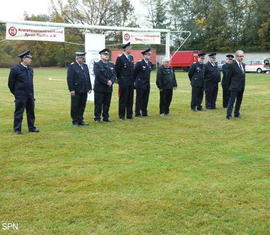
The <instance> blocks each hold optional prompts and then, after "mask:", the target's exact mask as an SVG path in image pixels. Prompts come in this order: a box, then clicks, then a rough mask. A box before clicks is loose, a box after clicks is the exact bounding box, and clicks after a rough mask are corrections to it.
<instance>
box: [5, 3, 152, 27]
mask: <svg viewBox="0 0 270 235" xmlns="http://www.w3.org/2000/svg"><path fill="white" fill-rule="evenodd" d="M4 2H5V4H2V1H1V7H0V20H23V16H24V12H27V13H28V15H32V14H34V15H37V14H48V12H49V5H50V0H8V1H4ZM131 3H132V4H133V5H134V7H135V12H136V15H137V17H138V19H139V23H140V24H142V22H143V20H142V18H143V16H144V15H145V14H146V13H147V10H146V9H145V7H144V6H143V4H142V3H141V0H131ZM142 26H143V25H142Z"/></svg>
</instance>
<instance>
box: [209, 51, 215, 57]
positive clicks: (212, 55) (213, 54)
mask: <svg viewBox="0 0 270 235" xmlns="http://www.w3.org/2000/svg"><path fill="white" fill-rule="evenodd" d="M216 55H217V53H215V52H214V53H211V54H209V55H208V56H209V57H216Z"/></svg>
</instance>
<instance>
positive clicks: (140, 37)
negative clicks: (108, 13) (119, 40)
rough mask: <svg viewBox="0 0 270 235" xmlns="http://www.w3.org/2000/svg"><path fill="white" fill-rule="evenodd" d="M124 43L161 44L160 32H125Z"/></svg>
mask: <svg viewBox="0 0 270 235" xmlns="http://www.w3.org/2000/svg"><path fill="white" fill-rule="evenodd" d="M122 36H123V44H126V43H128V42H130V43H132V44H160V32H126V31H125V32H123V35H122Z"/></svg>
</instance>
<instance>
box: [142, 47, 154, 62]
mask: <svg viewBox="0 0 270 235" xmlns="http://www.w3.org/2000/svg"><path fill="white" fill-rule="evenodd" d="M142 54H143V58H144V59H145V60H150V58H151V55H152V54H151V49H150V48H148V49H146V50H145V51H142Z"/></svg>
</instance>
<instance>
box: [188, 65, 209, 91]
mask: <svg viewBox="0 0 270 235" xmlns="http://www.w3.org/2000/svg"><path fill="white" fill-rule="evenodd" d="M204 71H205V64H201V63H199V62H196V63H194V64H192V66H191V67H190V69H189V72H188V77H189V80H190V84H191V86H193V87H203V84H204Z"/></svg>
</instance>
